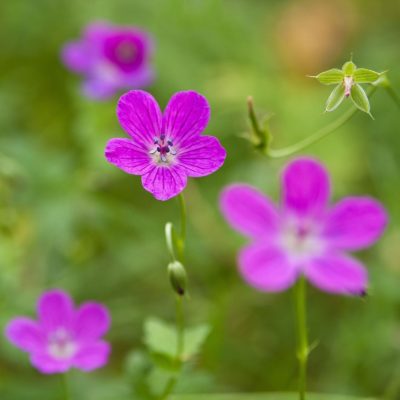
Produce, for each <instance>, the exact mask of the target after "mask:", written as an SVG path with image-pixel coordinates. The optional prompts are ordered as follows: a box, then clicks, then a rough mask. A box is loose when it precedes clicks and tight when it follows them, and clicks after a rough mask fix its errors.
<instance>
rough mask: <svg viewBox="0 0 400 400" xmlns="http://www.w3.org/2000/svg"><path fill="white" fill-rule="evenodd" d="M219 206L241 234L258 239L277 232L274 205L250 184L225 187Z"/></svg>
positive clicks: (277, 219)
mask: <svg viewBox="0 0 400 400" xmlns="http://www.w3.org/2000/svg"><path fill="white" fill-rule="evenodd" d="M220 207H221V211H222V214H223V215H224V217H225V218H226V220H227V221H228V222H229V224H230V225H231V226H232V227H233V228H234V229H235V230H237V231H238V232H240V233H242V234H243V235H246V236H250V237H253V238H255V239H258V238H265V237H268V236H272V235H275V234H276V233H277V232H278V227H279V215H278V211H277V209H276V207H275V205H274V204H273V203H272V202H271V201H270V200H269V199H268V198H267V197H266V196H264V195H263V194H262V193H260V192H259V191H258V190H257V189H255V188H253V187H252V186H249V185H244V184H235V185H231V186H228V187H226V188H225V189H224V190H223V192H222V194H221V197H220Z"/></svg>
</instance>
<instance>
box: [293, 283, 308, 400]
mask: <svg viewBox="0 0 400 400" xmlns="http://www.w3.org/2000/svg"><path fill="white" fill-rule="evenodd" d="M296 314H297V333H298V343H297V346H298V347H297V358H298V360H299V399H300V400H305V398H306V381H307V361H308V355H309V347H308V338H307V314H306V280H305V279H304V277H303V276H302V277H301V278H300V279H299V281H298V282H297V285H296Z"/></svg>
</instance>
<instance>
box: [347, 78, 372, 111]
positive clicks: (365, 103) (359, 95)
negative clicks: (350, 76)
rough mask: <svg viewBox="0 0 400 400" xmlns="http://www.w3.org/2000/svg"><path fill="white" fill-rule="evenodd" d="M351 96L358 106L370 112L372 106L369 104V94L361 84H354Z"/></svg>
mask: <svg viewBox="0 0 400 400" xmlns="http://www.w3.org/2000/svg"><path fill="white" fill-rule="evenodd" d="M350 96H351V99H352V100H353V103H354V105H355V106H356V107H357V108H359V109H360V110H361V111H364V112H366V113H367V114H370V109H371V107H370V105H369V100H368V96H367V94H366V93H365V91H364V89H363V88H362V87H361V86H360V85H353V87H352V88H351V93H350Z"/></svg>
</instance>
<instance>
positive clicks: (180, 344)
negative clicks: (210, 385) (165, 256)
mask: <svg viewBox="0 0 400 400" xmlns="http://www.w3.org/2000/svg"><path fill="white" fill-rule="evenodd" d="M178 201H179V206H180V216H181V227H180V232H179V240H178V244H179V248H178V261H180V262H183V258H184V250H185V240H186V204H185V199H184V197H183V195H182V193H181V194H180V195H179V196H178ZM175 315H176V317H175V318H176V334H177V342H176V355H175V365H176V369H177V372H176V374H174V375H173V376H172V377H171V378H170V379H169V380H168V382H167V384H166V386H165V389H164V391H163V393H162V394H161V396H160V399H161V400H166V399H167V398H168V397H169V395H170V394H171V393H172V391H173V390H174V388H175V386H176V384H177V383H178V376H179V373H180V370H181V366H182V356H183V352H184V346H185V342H184V340H185V315H184V310H183V296H181V295H177V296H176V305H175Z"/></svg>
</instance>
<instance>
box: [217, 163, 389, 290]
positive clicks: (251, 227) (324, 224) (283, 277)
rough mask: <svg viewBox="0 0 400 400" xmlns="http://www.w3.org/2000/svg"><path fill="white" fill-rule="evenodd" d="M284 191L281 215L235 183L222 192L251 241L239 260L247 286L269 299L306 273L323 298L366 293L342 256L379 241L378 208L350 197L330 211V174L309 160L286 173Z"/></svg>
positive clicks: (360, 271) (360, 272) (361, 272)
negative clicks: (323, 295)
mask: <svg viewBox="0 0 400 400" xmlns="http://www.w3.org/2000/svg"><path fill="white" fill-rule="evenodd" d="M282 189H283V201H282V206H281V207H279V208H278V207H276V206H275V205H274V204H273V203H272V202H271V201H270V200H269V199H268V198H267V197H266V196H264V195H263V194H262V193H260V192H259V191H258V190H257V189H255V188H253V187H251V186H248V185H242V184H235V185H232V186H229V187H227V188H226V189H225V190H224V191H223V192H222V195H221V210H222V213H223V214H224V216H225V218H226V219H227V221H228V222H229V223H230V225H231V226H232V227H233V228H234V229H236V230H237V231H239V232H240V233H242V234H244V235H246V236H248V237H249V238H251V239H253V243H251V244H250V245H248V246H247V247H245V248H244V249H243V250H242V251H241V253H240V255H239V267H240V272H241V274H242V275H243V277H244V279H245V280H246V281H247V282H248V283H249V284H250V285H252V286H254V287H255V288H257V289H259V290H262V291H267V292H268V291H271V292H273V291H281V290H284V289H286V288H288V287H289V286H291V285H293V283H294V282H295V281H296V279H297V278H298V276H299V275H300V274H304V275H305V276H306V277H307V279H308V280H309V281H310V282H311V283H313V284H314V285H315V286H317V287H318V288H320V289H322V290H324V291H327V292H331V293H340V294H354V295H362V294H363V293H365V290H366V287H367V283H368V278H367V272H366V270H365V268H364V266H363V265H362V264H361V263H360V262H358V261H357V260H355V259H353V258H351V257H349V256H348V255H346V254H345V253H346V251H351V250H359V249H362V248H365V247H368V246H370V245H371V244H373V243H374V242H375V241H376V240H377V239H378V238H379V236H380V235H381V234H382V232H383V230H384V228H385V226H386V223H387V216H386V212H385V210H384V208H383V206H382V205H381V204H380V203H379V202H377V201H376V200H374V199H372V198H369V197H347V198H345V199H343V200H341V201H339V202H338V203H337V204H336V205H334V206H333V207H329V206H328V201H329V196H330V184H329V176H328V173H327V171H326V170H325V169H324V167H323V166H322V165H321V164H320V163H318V162H317V161H315V160H312V159H307V158H302V159H297V160H295V161H293V162H291V163H290V164H289V165H288V166H287V167H286V168H285V170H284V172H283V177H282Z"/></svg>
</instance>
